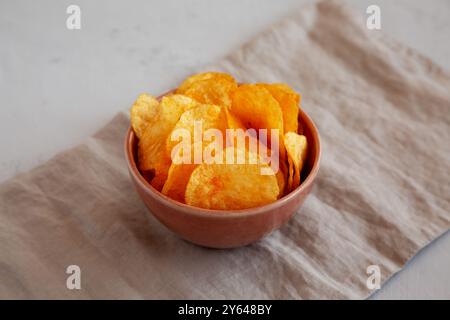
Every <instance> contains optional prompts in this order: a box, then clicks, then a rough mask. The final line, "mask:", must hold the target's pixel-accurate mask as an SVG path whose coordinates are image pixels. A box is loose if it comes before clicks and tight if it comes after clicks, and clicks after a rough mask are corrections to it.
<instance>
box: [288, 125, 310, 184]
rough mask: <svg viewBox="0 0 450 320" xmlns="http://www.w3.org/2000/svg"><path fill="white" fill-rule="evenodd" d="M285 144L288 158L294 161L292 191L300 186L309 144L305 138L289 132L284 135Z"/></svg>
mask: <svg viewBox="0 0 450 320" xmlns="http://www.w3.org/2000/svg"><path fill="white" fill-rule="evenodd" d="M284 144H285V147H286V151H287V154H288V158H289V159H290V160H291V161H292V164H293V167H294V168H293V169H294V177H293V182H292V189H295V188H297V187H298V186H299V185H300V173H301V171H302V168H303V163H304V162H305V160H306V151H307V145H308V144H307V140H306V137H305V136H302V135H299V134H297V133H295V132H288V133H286V134H285V135H284Z"/></svg>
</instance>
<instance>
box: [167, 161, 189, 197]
mask: <svg viewBox="0 0 450 320" xmlns="http://www.w3.org/2000/svg"><path fill="white" fill-rule="evenodd" d="M196 167H197V165H196V164H184V163H182V164H175V163H172V164H171V165H170V169H169V174H168V177H167V180H166V182H165V183H164V187H163V188H162V193H163V194H165V195H166V196H168V197H170V198H172V199H174V200H177V201H179V202H183V203H184V202H185V199H184V194H185V192H186V186H187V184H188V182H189V178H190V177H191V174H192V171H194V169H195V168H196Z"/></svg>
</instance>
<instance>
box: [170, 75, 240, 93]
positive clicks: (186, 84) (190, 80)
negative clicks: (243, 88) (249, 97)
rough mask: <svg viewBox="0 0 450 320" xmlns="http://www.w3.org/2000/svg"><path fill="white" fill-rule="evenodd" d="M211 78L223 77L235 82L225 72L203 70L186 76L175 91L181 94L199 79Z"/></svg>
mask: <svg viewBox="0 0 450 320" xmlns="http://www.w3.org/2000/svg"><path fill="white" fill-rule="evenodd" d="M211 79H223V80H227V81H229V82H235V80H234V78H233V77H232V76H231V75H229V74H227V73H223V72H203V73H198V74H194V75H193V76H190V77H189V78H186V79H185V80H184V81H183V83H182V84H181V85H180V86H179V87H178V89H177V93H180V94H183V93H184V92H186V91H187V90H188V89H189V88H191V86H192V85H193V84H194V83H196V82H199V81H204V80H211Z"/></svg>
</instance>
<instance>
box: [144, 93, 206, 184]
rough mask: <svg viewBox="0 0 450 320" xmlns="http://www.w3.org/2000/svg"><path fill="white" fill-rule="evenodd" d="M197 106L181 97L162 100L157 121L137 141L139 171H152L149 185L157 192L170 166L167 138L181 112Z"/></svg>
mask: <svg viewBox="0 0 450 320" xmlns="http://www.w3.org/2000/svg"><path fill="white" fill-rule="evenodd" d="M199 105H200V104H199V103H198V102H196V101H195V100H193V99H191V98H189V97H186V96H182V95H172V96H168V97H164V98H162V100H161V103H160V107H159V109H160V110H159V114H158V116H157V119H156V120H155V121H153V122H152V124H151V125H149V126H147V128H146V129H145V131H144V134H143V135H142V137H141V139H140V140H139V149H138V155H139V169H140V170H141V171H146V172H149V171H154V176H153V178H152V180H151V182H150V183H151V185H152V186H154V187H155V188H156V189H157V190H161V189H162V187H163V185H164V183H165V181H166V179H167V174H168V171H169V167H170V164H171V159H170V154H167V152H166V141H167V137H168V135H169V134H170V132H171V131H172V129H173V127H174V126H175V125H176V123H177V122H178V120H179V119H180V116H181V115H182V114H183V112H185V111H186V110H189V109H191V108H195V107H197V106H199Z"/></svg>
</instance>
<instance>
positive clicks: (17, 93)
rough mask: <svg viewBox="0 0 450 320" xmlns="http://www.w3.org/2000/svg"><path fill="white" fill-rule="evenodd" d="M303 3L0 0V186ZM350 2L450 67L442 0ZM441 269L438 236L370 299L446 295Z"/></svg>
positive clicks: (449, 245)
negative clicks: (70, 11) (77, 26)
mask: <svg viewBox="0 0 450 320" xmlns="http://www.w3.org/2000/svg"><path fill="white" fill-rule="evenodd" d="M309 2H312V1H308V0H304V1H303V0H278V1H273V0H227V1H218V0H183V1H182V0H161V1H120V2H119V1H115V2H112V1H106V0H101V1H99V0H97V1H81V0H71V1H60V0H59V1H57V0H53V1H49V0H45V1H32V0H28V1H23V0H20V1H6V0H0V147H1V149H0V150H1V151H0V182H1V181H4V180H6V179H7V178H9V177H12V176H14V175H15V174H17V173H20V172H24V171H26V170H28V169H30V168H32V167H34V166H36V165H38V164H41V163H43V162H45V161H46V160H47V159H49V158H50V157H52V156H53V155H54V154H56V153H57V152H58V151H61V150H63V149H66V148H69V147H71V146H74V145H76V144H77V143H79V142H81V141H83V139H85V138H86V137H88V136H89V135H91V134H92V133H94V132H95V131H96V130H97V129H98V128H100V127H101V126H103V125H104V124H106V123H107V122H108V120H110V119H111V118H112V117H113V115H114V114H115V113H116V112H117V111H119V110H125V109H127V108H128V107H129V105H130V103H131V102H132V101H134V99H135V98H136V96H137V95H138V94H139V93H141V92H145V91H146V92H150V93H153V94H158V93H161V92H163V91H164V90H166V89H169V88H172V87H174V86H175V85H176V84H177V83H179V81H180V80H182V79H183V78H184V77H185V76H187V75H189V74H190V73H192V72H195V71H196V69H197V68H200V67H201V66H203V65H206V64H210V63H214V61H216V60H218V59H220V58H221V57H222V56H224V55H226V54H227V53H228V52H230V51H232V50H233V49H235V48H237V47H239V45H240V44H242V43H243V42H245V41H246V40H248V39H250V38H251V37H253V36H255V35H257V34H258V32H259V31H261V30H262V29H264V28H266V27H267V26H269V25H270V24H271V23H272V22H275V21H277V20H278V19H280V18H282V17H283V16H284V15H286V14H289V12H290V11H291V10H293V9H295V8H297V7H300V6H301V5H302V4H304V3H309ZM348 3H349V4H351V5H352V6H353V7H354V8H355V9H356V10H357V11H359V12H360V14H361V15H365V9H366V8H367V6H368V5H369V4H378V5H379V6H380V7H381V11H382V12H381V13H382V29H383V30H382V32H384V33H386V34H389V36H391V37H394V38H397V39H398V40H400V41H401V42H403V43H405V44H406V45H408V46H410V47H412V48H414V49H416V50H418V51H419V52H421V53H423V54H425V55H427V56H428V57H430V58H432V59H433V60H434V61H435V62H437V63H438V64H440V65H441V66H443V67H444V68H446V69H447V70H450V59H449V57H450V41H449V39H450V1H448V0H431V1H421V0H384V1H381V0H373V1H366V0H349V1H348ZM69 4H77V5H79V6H80V7H81V10H82V29H81V30H79V31H69V30H67V29H66V26H65V21H66V18H67V15H66V8H67V6H68V5H69ZM336 28H339V26H336ZM449 90H450V88H449ZM303 94H305V93H303ZM306 94H307V93H306ZM449 214H450V213H449ZM449 270H450V233H447V234H446V235H444V236H442V237H441V238H440V239H439V240H438V241H435V242H434V243H433V244H432V245H430V246H429V247H428V248H426V249H425V250H423V251H422V252H421V253H420V254H419V255H418V256H416V257H415V258H414V259H413V260H412V261H411V262H410V263H409V264H408V266H407V267H406V268H405V269H404V270H403V271H402V272H400V273H399V274H397V275H396V276H394V277H393V278H392V279H391V280H390V281H389V282H388V283H387V284H386V285H385V286H384V287H383V289H381V290H380V291H379V292H378V293H376V294H375V295H374V298H440V299H443V298H444V299H450V272H449ZM349 272H352V271H351V270H349Z"/></svg>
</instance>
